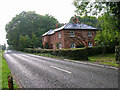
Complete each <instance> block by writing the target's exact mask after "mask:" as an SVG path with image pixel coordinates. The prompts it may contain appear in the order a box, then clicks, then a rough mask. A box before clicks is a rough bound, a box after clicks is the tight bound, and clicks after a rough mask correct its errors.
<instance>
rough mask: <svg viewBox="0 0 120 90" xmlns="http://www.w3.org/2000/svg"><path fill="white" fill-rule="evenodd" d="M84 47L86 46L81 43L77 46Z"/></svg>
mask: <svg viewBox="0 0 120 90" xmlns="http://www.w3.org/2000/svg"><path fill="white" fill-rule="evenodd" d="M83 47H85V46H84V44H79V45H77V47H76V48H83Z"/></svg>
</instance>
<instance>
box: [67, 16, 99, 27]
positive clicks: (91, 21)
mask: <svg viewBox="0 0 120 90" xmlns="http://www.w3.org/2000/svg"><path fill="white" fill-rule="evenodd" d="M73 18H74V17H71V18H70V21H69V22H70V23H72V22H73ZM76 18H78V20H79V22H80V23H84V24H87V25H90V26H93V27H97V23H98V19H97V18H96V17H92V16H87V15H85V16H83V17H82V16H81V17H80V16H76Z"/></svg>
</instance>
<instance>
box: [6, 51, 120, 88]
mask: <svg viewBox="0 0 120 90" xmlns="http://www.w3.org/2000/svg"><path fill="white" fill-rule="evenodd" d="M4 57H5V59H6V61H7V63H8V65H9V67H10V69H11V70H12V71H13V72H14V74H15V76H16V77H17V79H18V80H19V82H20V83H21V85H22V86H23V87H24V88H118V69H109V68H105V67H98V66H92V65H85V64H80V63H75V62H72V61H67V60H59V59H52V58H47V57H42V56H37V55H32V54H26V53H22V52H17V51H10V50H9V51H8V52H7V51H5V52H4Z"/></svg>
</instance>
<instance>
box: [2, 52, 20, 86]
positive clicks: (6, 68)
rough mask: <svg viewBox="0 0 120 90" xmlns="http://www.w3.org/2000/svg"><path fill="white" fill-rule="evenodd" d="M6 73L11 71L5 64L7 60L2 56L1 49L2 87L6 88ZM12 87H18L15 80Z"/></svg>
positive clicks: (8, 73)
mask: <svg viewBox="0 0 120 90" xmlns="http://www.w3.org/2000/svg"><path fill="white" fill-rule="evenodd" d="M8 75H11V72H10V69H9V67H8V65H7V62H6V61H5V59H4V57H3V51H2V88H8V80H7V77H8ZM11 76H12V75H11ZM14 88H18V86H17V85H16V82H15V81H14Z"/></svg>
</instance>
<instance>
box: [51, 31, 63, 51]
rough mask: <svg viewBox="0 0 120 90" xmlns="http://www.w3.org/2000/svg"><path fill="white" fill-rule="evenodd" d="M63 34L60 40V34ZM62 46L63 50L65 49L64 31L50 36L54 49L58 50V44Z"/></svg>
mask: <svg viewBox="0 0 120 90" xmlns="http://www.w3.org/2000/svg"><path fill="white" fill-rule="evenodd" d="M59 32H60V33H61V38H59V35H58V33H59ZM59 43H61V44H62V48H64V31H63V30H62V31H58V32H56V33H54V34H52V35H51V36H50V44H52V48H53V49H57V46H56V44H59Z"/></svg>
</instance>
